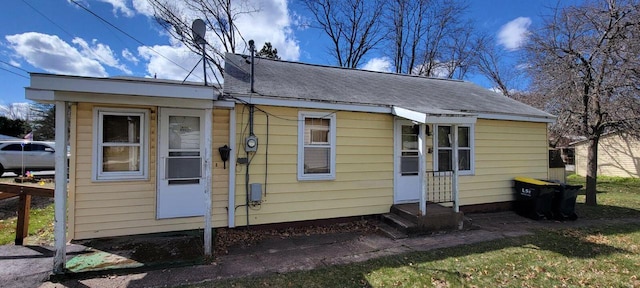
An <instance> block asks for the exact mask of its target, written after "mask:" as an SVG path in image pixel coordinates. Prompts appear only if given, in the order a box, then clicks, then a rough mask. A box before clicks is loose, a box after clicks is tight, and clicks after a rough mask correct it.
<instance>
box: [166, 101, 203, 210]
mask: <svg viewBox="0 0 640 288" xmlns="http://www.w3.org/2000/svg"><path fill="white" fill-rule="evenodd" d="M158 129H159V132H158V134H159V141H158V142H159V143H158V200H157V204H158V205H157V206H158V209H157V214H158V218H173V217H189V216H201V215H204V209H205V205H204V201H205V198H204V189H205V183H204V182H205V181H204V180H205V178H204V175H202V171H203V165H204V161H203V158H202V156H203V155H204V130H203V129H204V110H194V109H169V108H164V109H161V110H160V125H159V128H158Z"/></svg>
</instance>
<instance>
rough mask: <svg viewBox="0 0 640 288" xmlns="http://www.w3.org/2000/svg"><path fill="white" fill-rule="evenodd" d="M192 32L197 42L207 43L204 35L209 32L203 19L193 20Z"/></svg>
mask: <svg viewBox="0 0 640 288" xmlns="http://www.w3.org/2000/svg"><path fill="white" fill-rule="evenodd" d="M191 32H192V33H193V39H195V41H196V43H198V44H200V45H203V44H205V43H207V41H206V40H205V38H204V35H205V33H206V32H207V26H206V25H205V24H204V21H202V19H196V20H193V24H191Z"/></svg>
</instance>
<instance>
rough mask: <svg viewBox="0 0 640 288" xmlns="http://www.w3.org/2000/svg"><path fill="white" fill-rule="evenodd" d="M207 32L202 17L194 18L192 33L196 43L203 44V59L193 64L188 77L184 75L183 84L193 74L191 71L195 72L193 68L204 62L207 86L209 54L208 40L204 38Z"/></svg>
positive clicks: (203, 67)
mask: <svg viewBox="0 0 640 288" xmlns="http://www.w3.org/2000/svg"><path fill="white" fill-rule="evenodd" d="M206 32H207V27H206V26H205V24H204V21H202V19H196V20H193V24H192V25H191V33H192V35H193V41H194V42H196V44H198V45H202V59H200V60H199V61H198V63H196V65H195V66H193V68H192V69H191V71H189V74H187V77H184V80H182V84H184V82H185V81H187V78H189V76H191V73H193V70H195V69H196V67H198V64H200V62H202V72H204V86H207V54H206V52H205V50H204V48H205V45H206V44H207V40H206V39H204V35H205V33H206Z"/></svg>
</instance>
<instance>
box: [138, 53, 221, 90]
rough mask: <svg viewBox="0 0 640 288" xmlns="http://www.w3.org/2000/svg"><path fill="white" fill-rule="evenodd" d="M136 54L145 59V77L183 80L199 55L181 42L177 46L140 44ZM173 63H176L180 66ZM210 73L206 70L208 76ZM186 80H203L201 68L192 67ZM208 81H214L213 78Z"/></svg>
mask: <svg viewBox="0 0 640 288" xmlns="http://www.w3.org/2000/svg"><path fill="white" fill-rule="evenodd" d="M156 52H157V53H156ZM158 53H159V54H158ZM138 54H139V55H140V57H141V58H142V59H144V60H146V61H147V77H151V78H153V77H157V78H161V79H172V80H184V78H185V77H187V74H188V73H189V70H191V69H192V68H193V67H194V66H195V65H196V63H198V61H199V60H200V56H199V55H197V54H195V53H193V52H191V50H189V48H187V47H186V46H184V45H182V44H179V45H177V46H169V45H155V46H152V47H148V46H142V47H139V48H138ZM160 54H161V55H162V56H161V55H160ZM163 56H164V57H163ZM174 63H177V64H179V65H180V66H178V65H176V64H174ZM199 65H202V64H199ZM200 67H202V66H200ZM210 73H211V72H210V70H208V71H207V75H208V77H211V76H212V75H210ZM207 79H210V78H207ZM187 80H189V81H196V82H202V81H204V77H203V76H202V68H200V69H194V70H193V73H191V76H189V78H188V79H187ZM210 81H211V82H212V83H215V81H213V80H210Z"/></svg>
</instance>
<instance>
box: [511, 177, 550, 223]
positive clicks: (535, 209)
mask: <svg viewBox="0 0 640 288" xmlns="http://www.w3.org/2000/svg"><path fill="white" fill-rule="evenodd" d="M514 183H515V185H514V188H515V194H516V202H515V203H514V208H515V211H516V213H518V214H520V215H522V216H525V217H528V218H531V219H534V220H540V219H543V218H547V219H552V218H553V212H552V209H551V208H552V201H553V196H554V193H555V192H556V190H557V189H558V187H559V186H560V185H559V184H557V183H552V182H546V181H540V180H537V179H534V178H528V177H516V178H515V179H514Z"/></svg>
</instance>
